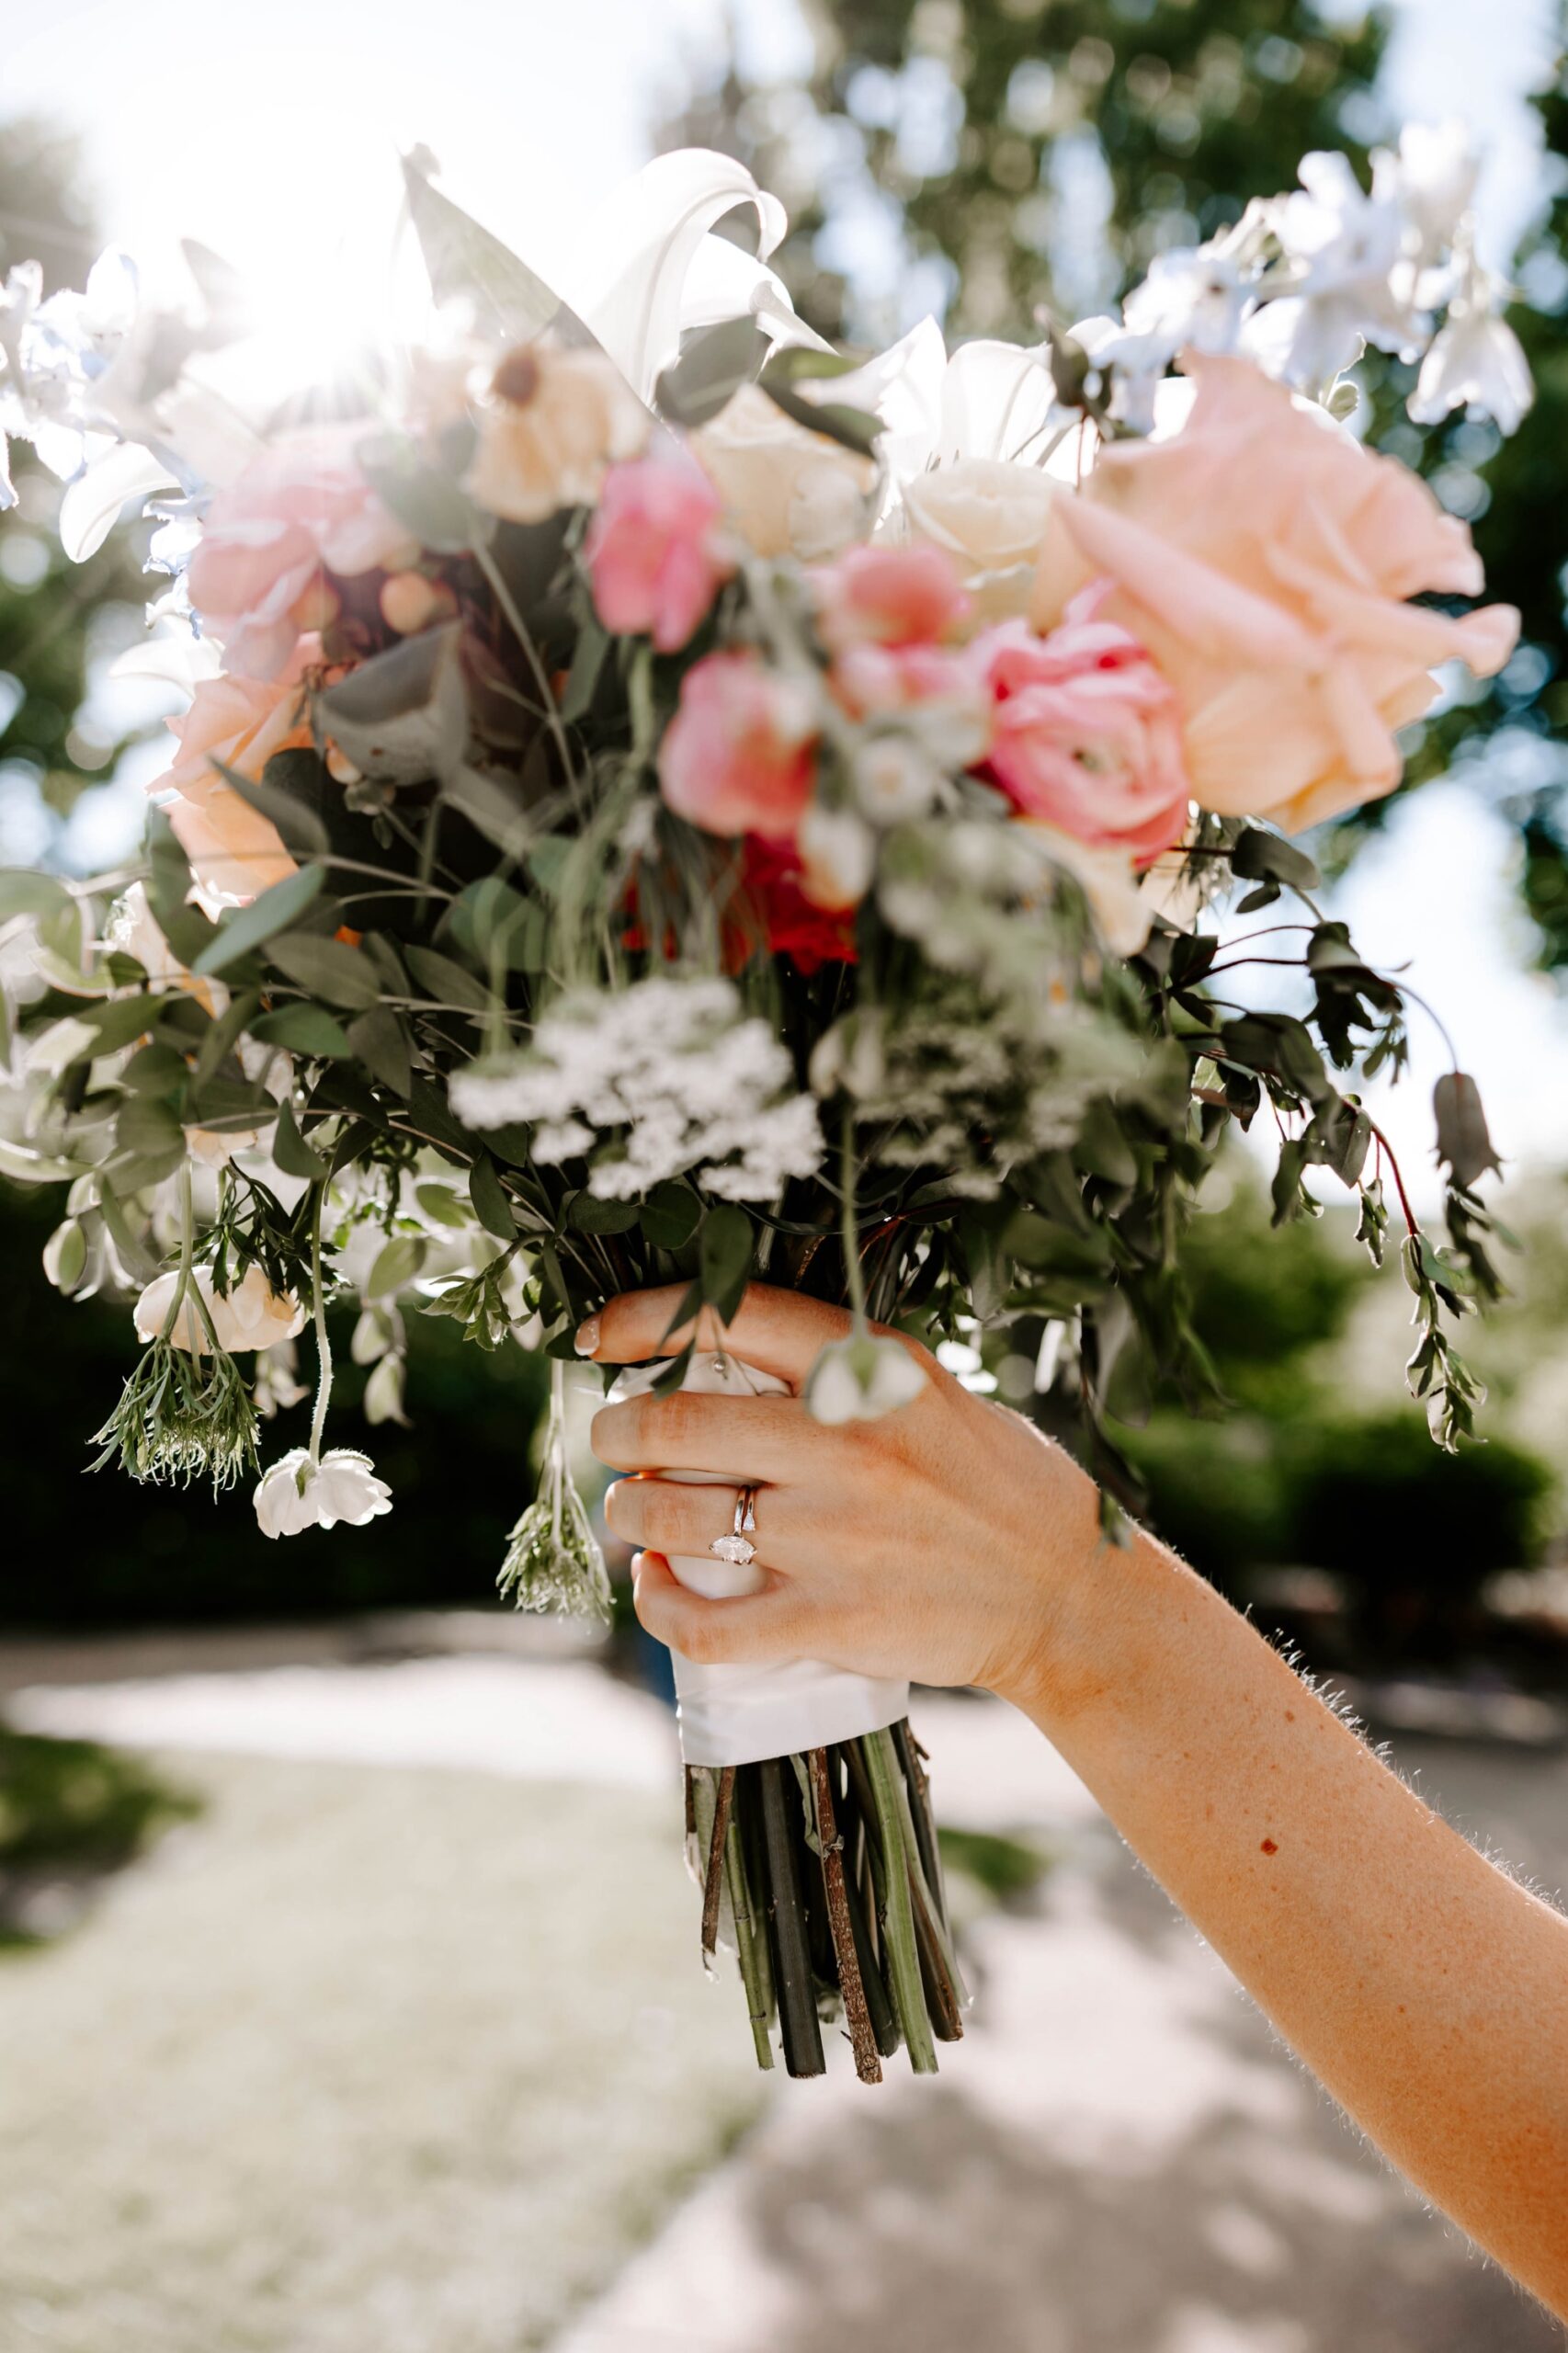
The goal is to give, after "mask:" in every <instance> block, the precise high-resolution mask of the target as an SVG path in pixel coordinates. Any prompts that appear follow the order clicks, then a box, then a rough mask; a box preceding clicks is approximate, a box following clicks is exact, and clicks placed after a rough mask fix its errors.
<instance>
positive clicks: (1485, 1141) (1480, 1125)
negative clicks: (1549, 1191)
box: [1432, 1070, 1503, 1190]
mask: <svg viewBox="0 0 1568 2353" xmlns="http://www.w3.org/2000/svg"><path fill="white" fill-rule="evenodd" d="M1432 1109H1433V1112H1434V1115H1435V1116H1436V1119H1437V1158H1438V1159H1439V1160H1441V1161H1446V1162H1447V1163H1448V1166H1449V1177H1450V1179H1451V1181H1452V1182H1453V1183H1454V1184H1456V1185H1459V1186H1460V1187H1462V1188H1465V1189H1466V1190H1468V1189H1469V1188H1470V1187H1471V1185H1473V1184H1474V1183H1475V1182H1476V1181H1477V1179H1478V1178H1479V1177H1482V1176H1485V1175H1486V1172H1487V1171H1488V1169H1497V1170H1499V1171H1500V1170H1501V1168H1502V1165H1503V1163H1502V1161H1501V1160H1500V1159H1499V1158H1498V1156H1497V1148H1496V1146H1495V1145H1494V1142H1493V1141H1492V1137H1491V1134H1490V1132H1489V1131H1488V1129H1487V1125H1486V1113H1485V1111H1484V1110H1483V1108H1482V1102H1481V1089H1480V1088H1479V1087H1478V1086H1476V1083H1475V1081H1474V1079H1473V1078H1471V1076H1470V1075H1469V1074H1468V1072H1465V1071H1462V1070H1449V1071H1445V1072H1444V1073H1443V1075H1442V1077H1441V1078H1440V1079H1439V1080H1438V1081H1437V1086H1435V1087H1434V1088H1433V1090H1432Z"/></svg>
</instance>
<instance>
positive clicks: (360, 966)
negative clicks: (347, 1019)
mask: <svg viewBox="0 0 1568 2353" xmlns="http://www.w3.org/2000/svg"><path fill="white" fill-rule="evenodd" d="M267 962H268V963H269V964H276V965H277V967H278V971H279V972H287V973H288V975H289V978H290V980H291V981H297V982H298V983H299V985H300V986H301V988H302V989H308V990H309V991H310V993H311V995H312V996H320V997H324V998H325V999H326V1002H327V1003H328V1005H341V1006H348V1007H350V1008H351V1009H352V1008H355V1007H362V1006H368V1005H379V1004H380V1003H381V981H380V979H379V978H378V976H377V973H376V969H375V966H374V965H373V964H372V963H371V961H370V960H369V957H368V956H361V954H360V953H359V950H358V949H357V948H350V947H349V945H348V943H347V940H344V939H330V938H326V937H325V936H324V934H323V933H321V932H317V931H285V932H281V933H280V934H279V935H278V938H276V939H272V940H269V941H268V942H267Z"/></svg>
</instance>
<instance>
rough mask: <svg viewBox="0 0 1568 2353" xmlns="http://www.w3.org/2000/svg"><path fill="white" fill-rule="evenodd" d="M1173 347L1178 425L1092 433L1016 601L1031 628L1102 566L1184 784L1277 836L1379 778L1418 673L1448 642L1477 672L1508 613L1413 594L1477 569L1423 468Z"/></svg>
mask: <svg viewBox="0 0 1568 2353" xmlns="http://www.w3.org/2000/svg"><path fill="white" fill-rule="evenodd" d="M1182 365H1183V367H1184V368H1185V369H1186V370H1187V374H1188V375H1189V376H1190V377H1191V378H1192V379H1193V380H1194V381H1195V382H1196V384H1197V388H1198V390H1197V397H1196V399H1195V400H1194V402H1193V404H1192V409H1191V413H1190V415H1188V417H1187V422H1186V423H1185V424H1184V425H1183V426H1182V427H1181V430H1180V431H1179V432H1177V433H1176V434H1174V435H1172V437H1171V438H1169V439H1168V440H1163V441H1135V440H1125V441H1116V442H1112V443H1110V444H1109V445H1108V447H1107V448H1105V449H1102V450H1101V451H1100V453H1099V456H1098V458H1097V460H1096V464H1095V467H1094V471H1093V472H1091V473H1090V474H1089V476H1088V478H1087V479H1086V481H1085V483H1084V486H1083V488H1082V490H1081V491H1080V492H1078V493H1077V494H1071V493H1063V494H1062V495H1060V496H1059V497H1058V498H1056V500H1055V501H1054V502H1053V504H1052V506H1051V516H1050V519H1049V523H1048V527H1047V529H1046V533H1045V539H1044V543H1043V546H1042V548H1041V551H1040V559H1039V563H1038V565H1037V568H1036V572H1035V583H1034V592H1033V597H1032V600H1031V602H1030V606H1029V618H1030V620H1032V621H1033V623H1034V625H1035V627H1036V628H1037V629H1042V630H1043V629H1049V628H1051V625H1052V624H1053V623H1054V622H1056V621H1058V620H1061V619H1062V616H1063V614H1064V613H1065V611H1066V609H1067V608H1068V606H1069V604H1070V603H1071V601H1072V600H1073V598H1074V597H1075V596H1076V595H1077V594H1078V593H1079V592H1080V591H1081V590H1082V589H1084V588H1085V587H1086V586H1088V585H1089V584H1090V583H1091V582H1094V581H1098V580H1108V581H1109V582H1110V583H1111V584H1112V587H1111V594H1110V596H1109V597H1108V601H1107V603H1106V605H1105V607H1104V608H1103V612H1102V619H1103V620H1106V621H1119V622H1120V623H1121V624H1122V625H1123V627H1124V628H1127V629H1129V630H1131V631H1133V633H1134V634H1135V635H1136V637H1137V638H1138V639H1139V640H1140V642H1142V644H1143V645H1145V646H1147V648H1148V650H1149V653H1150V654H1151V655H1152V656H1153V660H1154V661H1155V662H1156V663H1157V665H1159V668H1160V670H1161V672H1162V673H1163V675H1164V676H1165V677H1166V678H1167V679H1168V680H1169V681H1170V683H1171V685H1172V686H1173V687H1174V688H1175V689H1176V694H1177V696H1178V697H1179V699H1180V703H1181V712H1182V736H1183V743H1184V746H1185V752H1186V758H1187V771H1188V774H1189V777H1190V779H1191V784H1192V790H1193V795H1194V797H1195V799H1197V800H1198V801H1200V802H1201V803H1202V804H1203V806H1204V807H1205V808H1207V809H1214V810H1218V811H1220V812H1221V813H1223V814H1225V815H1231V816H1243V815H1245V816H1266V817H1271V818H1272V819H1274V821H1275V822H1276V823H1277V824H1279V825H1282V826H1283V827H1285V828H1286V830H1287V831H1290V832H1294V831H1297V830H1299V829H1300V828H1301V827H1302V826H1306V825H1313V824H1319V823H1320V822H1321V821H1322V820H1323V819H1324V818H1325V817H1332V816H1334V815H1335V814H1336V813H1337V812H1339V811H1340V810H1343V809H1349V808H1353V807H1355V806H1356V804H1357V803H1358V802H1359V801H1370V800H1374V799H1376V798H1377V797H1378V795H1380V794H1381V793H1385V792H1391V791H1392V790H1393V788H1394V786H1395V785H1396V784H1397V783H1398V782H1399V779H1400V773H1401V760H1400V753H1399V746H1398V745H1397V744H1396V743H1395V741H1394V736H1395V732H1396V730H1398V729H1399V728H1401V727H1403V726H1405V725H1406V724H1407V723H1408V722H1410V721H1411V720H1413V719H1416V718H1419V716H1420V714H1421V713H1422V712H1423V711H1424V710H1426V709H1427V708H1428V707H1429V706H1430V704H1431V703H1432V702H1433V701H1434V700H1435V699H1436V697H1437V693H1438V691H1439V688H1438V684H1437V680H1436V679H1435V678H1434V677H1433V676H1432V675H1431V674H1432V672H1433V671H1434V670H1435V669H1436V668H1437V666H1438V665H1441V664H1442V663H1444V662H1447V661H1449V660H1451V659H1452V658H1453V657H1455V656H1456V655H1457V656H1458V657H1459V659H1460V660H1461V661H1463V662H1465V663H1467V664H1468V665H1469V666H1470V668H1471V670H1472V671H1474V673H1475V674H1476V676H1478V677H1489V676H1491V675H1492V674H1493V673H1494V671H1496V670H1499V669H1501V668H1502V666H1503V664H1504V663H1505V662H1506V660H1507V658H1508V655H1509V654H1510V653H1511V651H1512V649H1513V646H1514V642H1515V640H1516V638H1517V633H1518V618H1519V617H1518V615H1517V612H1515V611H1514V610H1513V608H1511V607H1509V606H1506V605H1488V606H1484V607H1483V608H1480V609H1479V610H1477V611H1473V612H1468V613H1462V614H1460V615H1457V616H1455V615H1451V614H1448V613H1441V612H1436V611H1433V610H1432V609H1430V608H1426V607H1423V606H1419V605H1415V604H1412V603H1410V602H1409V601H1408V600H1409V599H1410V598H1411V597H1415V596H1418V595H1420V594H1421V593H1422V592H1423V591H1433V590H1436V591H1441V592H1446V593H1449V594H1451V595H1458V596H1461V597H1474V596H1477V595H1479V594H1480V592H1481V589H1482V586H1483V579H1482V570H1481V561H1480V558H1479V557H1478V556H1477V554H1476V552H1475V550H1474V548H1473V547H1472V545H1471V537H1470V533H1469V531H1468V530H1467V529H1466V528H1465V526H1464V525H1463V524H1462V523H1461V522H1460V521H1458V520H1457V518H1456V517H1453V516H1451V515H1446V514H1445V513H1444V512H1443V509H1442V508H1441V506H1439V505H1438V503H1437V499H1436V497H1435V496H1434V495H1433V494H1432V492H1431V490H1430V489H1429V488H1428V486H1427V484H1426V483H1424V482H1422V481H1420V480H1419V479H1418V477H1417V476H1416V475H1415V474H1413V473H1411V472H1409V470H1408V468H1406V467H1404V466H1402V465H1399V464H1398V463H1396V462H1395V460H1393V459H1392V458H1383V457H1379V456H1377V455H1375V454H1374V452H1372V451H1371V450H1369V449H1364V448H1363V447H1362V445H1361V444H1360V443H1359V442H1358V441H1357V440H1356V439H1355V438H1353V436H1352V435H1350V434H1349V433H1347V432H1346V430H1345V429H1344V427H1343V426H1338V425H1336V424H1335V422H1334V421H1333V419H1332V418H1331V417H1330V416H1329V415H1327V413H1326V412H1325V411H1324V410H1323V409H1321V408H1319V407H1318V406H1316V404H1313V403H1312V402H1308V401H1301V400H1299V399H1296V398H1294V397H1293V396H1292V395H1291V394H1290V392H1288V391H1287V390H1286V388H1285V387H1284V386H1283V385H1282V384H1278V383H1275V382H1274V381H1271V379H1269V378H1268V377H1267V376H1265V375H1263V374H1262V373H1261V372H1260V371H1259V370H1258V369H1256V368H1255V367H1254V366H1253V365H1252V364H1251V362H1250V361H1248V360H1245V359H1231V358H1210V357H1205V356H1202V355H1200V354H1198V353H1192V352H1189V353H1187V355H1186V356H1185V357H1184V358H1183V361H1182Z"/></svg>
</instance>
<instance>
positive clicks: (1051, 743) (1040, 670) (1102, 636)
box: [975, 588, 1191, 864]
mask: <svg viewBox="0 0 1568 2353" xmlns="http://www.w3.org/2000/svg"><path fill="white" fill-rule="evenodd" d="M1107 593H1108V592H1107V591H1105V590H1103V589H1098V588H1096V589H1091V590H1090V591H1089V592H1088V593H1087V594H1086V595H1085V596H1082V597H1077V598H1075V599H1074V602H1073V603H1072V604H1071V605H1070V606H1069V607H1068V608H1067V617H1066V619H1065V620H1063V622H1062V626H1061V627H1060V628H1059V629H1054V630H1052V631H1051V634H1050V636H1049V637H1037V636H1035V634H1034V632H1033V631H1031V630H1030V629H1029V627H1028V623H1027V622H1025V621H1004V622H1003V623H1002V624H1001V626H1000V627H999V628H997V629H994V630H992V631H990V632H989V633H988V635H986V636H985V637H983V638H980V639H977V641H976V643H975V651H976V653H977V654H981V655H983V659H984V662H985V665H986V675H987V676H988V677H989V679H990V681H991V690H992V693H993V694H994V697H995V700H996V708H995V711H994V719H993V725H992V734H991V749H990V753H989V755H988V756H987V760H986V769H987V773H988V774H989V775H990V776H991V778H992V779H993V780H994V782H995V783H997V784H999V785H1000V786H1001V788H1002V790H1003V791H1004V792H1005V793H1006V795H1007V797H1008V799H1009V800H1010V801H1013V802H1014V803H1015V805H1016V806H1017V808H1018V809H1020V810H1021V811H1022V812H1023V813H1024V814H1025V815H1026V816H1028V817H1035V818H1040V819H1042V820H1043V821H1044V822H1045V823H1046V824H1050V825H1054V826H1056V827H1058V828H1059V829H1060V830H1061V831H1062V833H1064V834H1070V835H1072V836H1073V838H1074V840H1075V841H1080V842H1085V843H1087V844H1088V845H1090V846H1091V847H1096V848H1110V847H1115V848H1118V849H1122V850H1126V851H1128V852H1130V853H1131V857H1132V858H1134V859H1135V860H1137V861H1138V862H1139V863H1140V864H1142V863H1145V862H1147V860H1149V859H1150V858H1157V857H1158V856H1159V853H1160V852H1161V850H1163V849H1168V848H1169V847H1170V846H1171V844H1172V843H1173V842H1176V841H1179V840H1180V838H1181V836H1182V835H1183V833H1184V832H1185V831H1186V828H1187V802H1188V800H1189V799H1190V797H1191V786H1190V785H1189V784H1188V782H1187V770H1186V767H1184V765H1183V762H1182V751H1181V712H1180V708H1179V706H1178V704H1177V702H1176V696H1175V695H1174V694H1173V693H1172V691H1171V689H1170V688H1169V687H1168V686H1167V685H1166V683H1165V679H1164V678H1163V677H1162V676H1160V673H1159V672H1158V670H1156V669H1155V667H1154V665H1153V662H1151V661H1150V659H1149V656H1148V654H1147V652H1146V650H1145V649H1144V647H1142V645H1140V643H1139V642H1138V640H1137V639H1136V638H1135V637H1133V636H1131V635H1130V634H1129V632H1128V631H1126V630H1124V629H1121V628H1119V626H1118V625H1117V623H1116V622H1114V621H1109V620H1104V619H1103V618H1101V614H1100V608H1101V606H1102V605H1103V604H1104V603H1105V601H1106V597H1107Z"/></svg>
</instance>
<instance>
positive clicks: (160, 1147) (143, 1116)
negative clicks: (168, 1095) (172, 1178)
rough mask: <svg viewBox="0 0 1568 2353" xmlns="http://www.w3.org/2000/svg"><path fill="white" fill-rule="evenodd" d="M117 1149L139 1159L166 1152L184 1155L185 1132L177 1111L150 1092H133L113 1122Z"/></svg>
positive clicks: (155, 1156) (157, 1155) (154, 1156)
mask: <svg viewBox="0 0 1568 2353" xmlns="http://www.w3.org/2000/svg"><path fill="white" fill-rule="evenodd" d="M114 1141H115V1148H116V1150H117V1151H118V1152H123V1153H130V1154H135V1155H136V1156H137V1157H138V1158H142V1159H147V1158H157V1157H159V1156H161V1155H162V1154H165V1153H168V1152H176V1151H177V1152H178V1154H180V1156H181V1157H182V1158H183V1157H184V1154H185V1131H184V1129H183V1128H182V1127H181V1126H180V1123H179V1120H178V1118H177V1116H176V1113H175V1112H173V1111H171V1110H170V1108H169V1107H168V1105H167V1104H166V1103H160V1102H159V1101H158V1100H157V1098H156V1097H153V1096H150V1095H131V1096H128V1097H126V1100H125V1102H124V1104H123V1105H122V1106H121V1108H120V1113H119V1119H118V1120H116V1121H115V1123H114Z"/></svg>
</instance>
